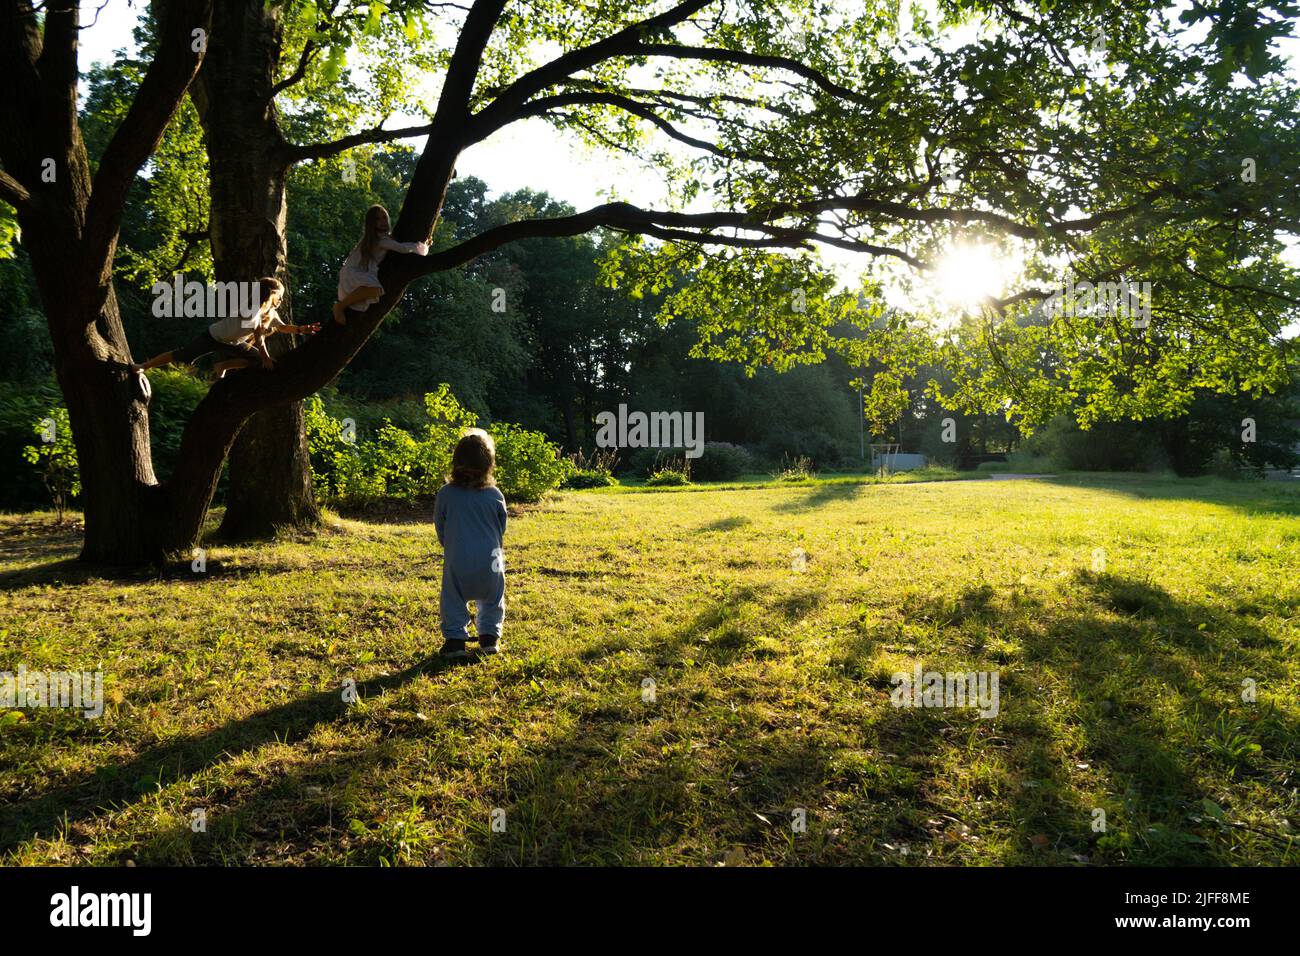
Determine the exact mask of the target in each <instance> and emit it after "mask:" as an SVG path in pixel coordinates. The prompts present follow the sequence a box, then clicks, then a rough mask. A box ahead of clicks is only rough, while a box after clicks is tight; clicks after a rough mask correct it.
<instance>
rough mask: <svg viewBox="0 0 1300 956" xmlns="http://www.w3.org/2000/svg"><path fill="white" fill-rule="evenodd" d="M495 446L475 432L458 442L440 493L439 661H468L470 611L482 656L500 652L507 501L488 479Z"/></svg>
mask: <svg viewBox="0 0 1300 956" xmlns="http://www.w3.org/2000/svg"><path fill="white" fill-rule="evenodd" d="M495 467H496V445H495V443H494V442H493V441H492V436H490V435H489V434H488V433H487V432H485V431H483V430H482V429H478V428H474V429H471V430H470V431H469V432H467V433H466V434H465V436H464V437H463V438H461V440H460V441H459V442H457V443H456V450H455V451H454V452H452V456H451V478H450V479H449V480H448V481H447V483H446V484H445V485H443V486H442V488H441V489H440V490H439V491H438V497H437V499H436V500H435V501H434V505H433V527H434V529H435V530H436V531H437V532H438V541H439V542H441V544H442V600H441V611H442V636H443V645H442V651H441V654H442V656H443V657H447V658H454V657H466V656H467V654H468V652H467V651H466V650H465V642H466V641H467V640H468V639H469V611H468V610H467V608H466V606H465V605H466V602H468V601H473V602H474V606H475V610H476V611H477V613H476V615H475V621H474V626H475V630H476V631H477V633H478V649H479V653H481V654H495V653H497V651H499V650H500V649H501V621H502V619H503V618H504V617H505V611H506V574H505V563H504V558H503V552H502V548H501V542H502V538H504V536H505V533H506V499H505V496H504V495H503V494H501V491H500V490H499V489H498V488H497V485H496V481H495V479H494V478H493V477H492V471H493V469H494V468H495Z"/></svg>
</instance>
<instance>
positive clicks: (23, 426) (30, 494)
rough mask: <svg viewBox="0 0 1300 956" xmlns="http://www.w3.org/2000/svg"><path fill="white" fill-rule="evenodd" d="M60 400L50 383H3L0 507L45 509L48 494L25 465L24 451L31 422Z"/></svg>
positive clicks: (35, 473) (0, 398)
mask: <svg viewBox="0 0 1300 956" xmlns="http://www.w3.org/2000/svg"><path fill="white" fill-rule="evenodd" d="M61 401H62V399H61V398H60V396H59V390H58V387H57V386H56V385H55V384H54V382H53V381H52V380H51V381H49V382H46V383H44V384H42V385H38V386H28V387H24V386H19V385H12V384H9V383H6V384H5V385H4V387H3V390H0V474H3V475H4V476H5V480H4V481H3V482H0V508H13V509H15V510H16V509H20V508H33V507H38V506H41V507H43V506H45V505H46V504H47V503H48V502H49V494H48V493H47V492H46V490H45V486H44V484H43V483H42V482H41V476H40V473H39V472H38V471H37V470H36V469H35V468H31V467H29V466H28V464H27V459H26V457H25V455H24V449H25V448H26V447H27V446H28V445H30V444H31V443H32V422H36V421H40V420H41V419H42V418H44V417H45V416H46V414H47V412H48V410H49V408H50V407H51V406H54V405H58V404H59V403H60V402H61Z"/></svg>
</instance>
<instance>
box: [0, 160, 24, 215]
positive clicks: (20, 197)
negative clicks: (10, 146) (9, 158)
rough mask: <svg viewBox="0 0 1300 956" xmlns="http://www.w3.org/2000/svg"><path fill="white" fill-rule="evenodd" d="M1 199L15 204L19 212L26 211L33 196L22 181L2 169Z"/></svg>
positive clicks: (0, 178)
mask: <svg viewBox="0 0 1300 956" xmlns="http://www.w3.org/2000/svg"><path fill="white" fill-rule="evenodd" d="M0 199H3V200H4V201H5V202H7V203H8V204H9V205H11V206H13V207H14V208H15V209H16V210H18V212H19V213H24V212H26V211H27V209H28V204H29V203H30V202H31V201H32V196H31V193H29V192H28V191H27V189H26V187H24V186H23V184H22V183H20V182H19V181H18V180H16V179H14V178H13V177H12V176H10V175H9V174H8V173H6V172H5V171H4V170H3V169H0Z"/></svg>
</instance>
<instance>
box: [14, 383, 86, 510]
mask: <svg viewBox="0 0 1300 956" xmlns="http://www.w3.org/2000/svg"><path fill="white" fill-rule="evenodd" d="M32 431H34V432H35V433H36V434H37V435H39V436H40V439H41V440H40V442H39V443H38V444H35V445H28V446H27V447H26V448H24V449H23V457H24V458H25V459H27V461H29V462H30V463H31V464H33V465H35V466H36V468H37V471H38V472H39V473H40V476H41V483H42V484H44V485H45V490H46V491H47V492H48V493H49V495H50V499H51V500H52V501H53V502H54V509H55V510H56V511H57V512H58V513H59V523H60V524H62V523H63V513H64V511H66V510H67V507H68V505H69V504H70V503H71V501H72V499H73V498H75V497H77V496H78V495H80V494H81V471H80V469H79V468H78V466H77V447H76V445H74V444H73V443H72V422H71V421H70V420H69V419H68V410H67V409H66V408H64V407H63V406H62V405H60V406H59V407H57V408H52V409H50V410H49V412H48V413H47V414H46V416H45V417H44V418H42V419H39V420H37V421H36V422H35V423H34V424H33V425H32Z"/></svg>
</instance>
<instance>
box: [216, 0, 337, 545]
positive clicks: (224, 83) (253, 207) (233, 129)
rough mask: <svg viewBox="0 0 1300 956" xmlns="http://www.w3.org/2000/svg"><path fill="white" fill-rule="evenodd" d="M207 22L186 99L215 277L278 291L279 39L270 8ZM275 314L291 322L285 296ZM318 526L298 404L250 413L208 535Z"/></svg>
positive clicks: (255, 5) (233, 6)
mask: <svg viewBox="0 0 1300 956" xmlns="http://www.w3.org/2000/svg"><path fill="white" fill-rule="evenodd" d="M213 20H214V22H213V39H212V43H211V44H210V45H209V49H208V53H207V56H206V57H205V59H204V63H203V68H202V70H200V72H199V76H198V78H197V80H196V81H195V83H194V85H193V87H192V90H191V92H192V98H193V100H194V103H195V105H196V106H197V108H198V111H199V116H200V120H201V121H202V123H203V127H204V132H205V133H206V140H207V150H208V165H209V170H210V179H211V210H210V217H211V218H210V220H209V222H210V241H211V245H212V259H213V264H214V267H215V272H216V278H217V280H218V281H222V282H225V281H245V282H247V281H251V280H253V279H256V278H257V277H259V276H264V275H273V276H275V277H277V278H278V279H280V281H281V282H283V283H284V285H285V288H286V290H288V289H289V287H290V283H289V281H288V269H287V251H286V240H285V226H286V218H287V203H286V189H287V183H288V176H289V165H288V163H287V162H286V160H285V158H284V146H285V140H284V137H283V135H282V134H281V132H280V127H279V122H278V119H277V117H276V113H275V106H274V102H273V99H274V97H273V92H272V85H273V83H274V79H275V70H276V67H277V65H278V64H279V61H280V53H281V47H282V43H283V32H284V28H283V24H282V23H281V21H280V14H279V8H278V7H268V6H267V5H266V4H264V3H263V2H261V0H228V2H225V3H221V4H218V5H217V8H216V10H215V12H214V16H213ZM280 315H281V318H283V319H284V321H286V322H290V323H292V322H293V316H292V302H291V299H290V298H289V296H288V295H287V294H286V298H285V302H284V304H283V305H282V306H281V308H280ZM268 345H269V347H270V351H271V354H272V356H275V357H279V356H281V355H283V354H284V353H285V352H287V351H288V348H287V344H286V341H285V337H284V336H275V337H272V338H271V339H269V340H268ZM234 374H247V373H234ZM319 523H320V510H319V509H318V508H317V506H316V499H315V496H314V495H313V493H312V483H311V460H310V458H309V456H308V453H307V434H306V428H305V425H304V421H303V410H302V402H300V401H295V402H290V403H288V404H285V405H280V406H277V407H275V408H271V409H267V410H266V411H263V412H258V413H257V414H255V415H254V416H253V417H252V418H251V419H249V421H248V423H247V424H246V425H244V427H243V428H242V429H241V430H240V432H239V436H238V438H236V439H235V443H234V446H233V447H232V449H231V453H230V480H229V485H228V487H227V494H226V513H225V516H224V518H223V520H222V524H221V528H220V531H219V532H218V533H219V534H220V536H221V537H223V538H226V539H228V540H248V539H252V538H265V537H270V536H272V535H273V534H275V533H276V532H277V531H278V530H281V529H285V528H291V529H299V530H301V529H307V528H312V527H315V526H317V525H318V524H319Z"/></svg>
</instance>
